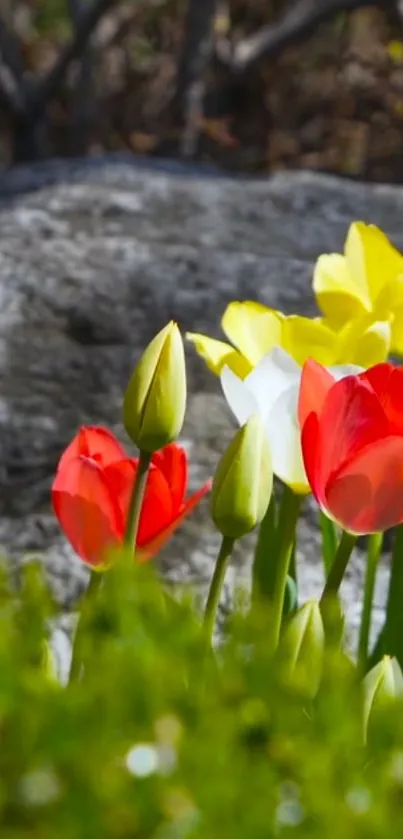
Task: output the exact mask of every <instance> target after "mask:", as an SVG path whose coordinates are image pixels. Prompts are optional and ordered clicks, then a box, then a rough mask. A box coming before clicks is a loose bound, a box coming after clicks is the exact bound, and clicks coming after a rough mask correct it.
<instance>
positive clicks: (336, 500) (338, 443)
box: [299, 360, 403, 534]
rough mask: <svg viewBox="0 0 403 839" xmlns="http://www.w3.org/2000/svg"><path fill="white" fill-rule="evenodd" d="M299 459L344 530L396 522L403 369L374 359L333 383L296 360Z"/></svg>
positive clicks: (370, 529)
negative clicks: (371, 364)
mask: <svg viewBox="0 0 403 839" xmlns="http://www.w3.org/2000/svg"><path fill="white" fill-rule="evenodd" d="M299 421H300V427H301V437H302V453H303V459H304V465H305V469H306V473H307V475H308V480H309V483H310V486H311V489H312V492H313V494H314V496H315V498H316V500H317V501H318V503H319V504H320V506H321V508H322V509H323V510H324V512H325V513H327V514H328V515H329V516H330V517H331V518H333V519H335V520H336V521H337V522H338V523H339V524H340V525H341V526H342V527H343V528H344V529H345V530H348V531H350V532H352V533H357V534H360V533H375V532H377V531H383V530H386V529H387V528H389V527H393V526H394V525H397V524H399V523H400V522H403V369H402V368H397V367H394V366H393V364H377V365H376V366H375V367H372V368H371V369H370V370H366V371H365V372H363V373H359V374H358V375H354V376H346V378H344V379H341V380H340V381H335V380H334V379H333V377H332V375H331V373H329V372H328V371H327V370H325V369H324V367H322V366H321V365H320V364H317V363H316V362H315V361H312V360H309V361H307V362H306V364H305V365H304V368H303V371H302V378H301V387H300V396H299Z"/></svg>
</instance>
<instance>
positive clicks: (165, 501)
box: [104, 458, 175, 545]
mask: <svg viewBox="0 0 403 839" xmlns="http://www.w3.org/2000/svg"><path fill="white" fill-rule="evenodd" d="M153 460H154V458H153ZM137 468H138V460H134V459H132V460H131V459H129V458H126V459H125V460H124V461H120V462H119V463H117V464H111V466H109V467H108V468H107V469H105V472H104V475H105V479H106V480H107V482H108V486H109V488H110V490H111V492H113V494H114V497H115V498H116V500H117V503H118V504H119V508H120V510H121V512H122V517H123V520H124V522H125V524H126V521H127V515H128V512H129V505H130V501H131V497H132V492H133V487H134V482H135V478H136V472H137ZM174 514H175V509H174V507H173V503H172V494H171V488H170V484H169V482H168V481H167V479H166V477H165V475H164V474H163V472H162V471H161V470H160V469H158V468H157V466H156V465H155V464H154V463H153V462H151V466H150V470H149V473H148V478H147V484H146V488H145V493H144V501H143V507H142V510H141V514H140V522H139V529H138V536H137V543H138V544H139V545H143V544H145V543H147V542H148V541H149V540H150V539H153V538H154V536H155V534H156V533H158V531H159V530H161V529H163V528H164V527H166V526H167V524H168V523H169V522H170V521H171V520H172V517H173V515H174Z"/></svg>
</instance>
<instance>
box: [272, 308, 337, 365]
mask: <svg viewBox="0 0 403 839" xmlns="http://www.w3.org/2000/svg"><path fill="white" fill-rule="evenodd" d="M338 340H339V339H338V335H337V334H336V333H335V332H334V331H333V330H332V329H330V327H329V326H328V325H327V324H325V323H324V322H323V320H321V319H320V318H316V319H315V318H305V317H300V316H299V315H291V316H290V317H287V318H285V320H284V326H283V341H282V344H283V347H284V349H285V350H287V352H288V353H291V354H292V357H293V358H295V360H296V361H297V362H298V364H300V365H302V364H304V362H305V361H306V360H307V358H309V357H312V358H315V359H316V360H317V361H320V363H321V364H326V365H328V364H332V362H334V361H335V360H337V344H338Z"/></svg>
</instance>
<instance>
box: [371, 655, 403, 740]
mask: <svg viewBox="0 0 403 839" xmlns="http://www.w3.org/2000/svg"><path fill="white" fill-rule="evenodd" d="M363 688H364V732H365V736H366V734H367V731H368V725H369V723H370V718H372V716H373V715H374V714H376V713H377V712H378V711H381V710H383V709H384V708H387V706H388V705H390V704H391V703H392V702H393V701H394V700H396V699H399V698H402V697H403V673H402V671H401V668H400V665H399V662H398V661H397V659H396V658H392V657H391V656H389V655H385V656H384V657H383V659H382V660H381V661H380V662H379V664H376V665H375V667H373V668H372V670H370V671H369V673H367V675H366V676H365V679H364V681H363Z"/></svg>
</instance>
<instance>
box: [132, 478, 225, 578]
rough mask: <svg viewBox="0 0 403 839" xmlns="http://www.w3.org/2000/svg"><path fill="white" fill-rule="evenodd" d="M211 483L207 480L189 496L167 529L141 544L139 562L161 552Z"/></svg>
mask: <svg viewBox="0 0 403 839" xmlns="http://www.w3.org/2000/svg"><path fill="white" fill-rule="evenodd" d="M211 484H212V482H211V481H206V483H205V484H204V485H203V486H202V487H201V488H200V489H199V490H197V492H195V493H193V495H191V496H190V498H188V500H187V501H186V503H185V504H184V505H183V506H182V508H181V510H180V511H179V512H178V514H177V515H176V517H175V518H174V519H173V520H172V521H171V522H170V523H169V524H168V526H167V527H165V529H163V530H161V531H159V532H158V533H157V534H156V535H155V536H154V537H153V538H152V539H151V540H150V541H148V542H147V544H144V545H142V544H141V545H140V544H139V549H138V551H137V553H136V559H137V560H138V561H139V562H145V561H146V560H148V559H151V557H153V556H156V554H158V553H159V552H160V550H161V549H162V548H163V547H164V546H165V545H166V543H167V542H168V540H169V539H170V538H171V536H172V535H173V534H174V533H175V530H177V529H178V527H179V526H180V525H181V524H182V522H183V521H184V519H185V518H187V516H188V515H189V514H190V513H191V512H192V510H193V509H194V507H196V505H197V504H199V502H200V501H201V500H202V498H203V497H204V496H205V495H206V493H208V492H210V490H211Z"/></svg>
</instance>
